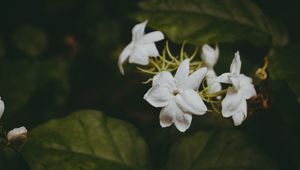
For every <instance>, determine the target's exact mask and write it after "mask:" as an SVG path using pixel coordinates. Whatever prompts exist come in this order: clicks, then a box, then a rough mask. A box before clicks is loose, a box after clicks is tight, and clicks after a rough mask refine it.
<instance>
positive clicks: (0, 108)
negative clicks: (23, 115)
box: [0, 97, 5, 118]
mask: <svg viewBox="0 0 300 170" xmlns="http://www.w3.org/2000/svg"><path fill="white" fill-rule="evenodd" d="M4 108H5V106H4V102H3V101H2V100H1V97H0V118H1V117H2V115H3V112H4Z"/></svg>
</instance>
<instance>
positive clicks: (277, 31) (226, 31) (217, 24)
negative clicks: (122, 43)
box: [134, 0, 288, 46]
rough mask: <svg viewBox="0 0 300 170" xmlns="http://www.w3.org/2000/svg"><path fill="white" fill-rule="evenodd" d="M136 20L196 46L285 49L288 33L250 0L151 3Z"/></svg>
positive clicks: (154, 0)
mask: <svg viewBox="0 0 300 170" xmlns="http://www.w3.org/2000/svg"><path fill="white" fill-rule="evenodd" d="M140 8H141V11H140V12H138V13H136V14H135V15H134V17H135V18H136V19H137V20H139V21H143V20H146V19H148V20H149V25H150V26H151V27H153V28H155V29H158V30H160V31H162V32H164V33H165V34H166V35H167V36H168V37H169V38H170V39H171V40H173V41H175V42H179V43H181V42H183V41H184V40H187V41H188V42H189V43H193V44H197V45H198V44H203V43H216V42H234V41H237V40H246V41H248V42H251V43H252V44H254V45H267V46H270V45H271V43H272V44H273V45H276V46H277V45H278V46H282V45H285V44H286V43H287V41H288V37H287V33H286V31H285V29H284V28H282V27H280V26H279V25H272V24H271V22H270V20H268V18H267V17H266V16H265V15H264V14H263V12H262V11H261V10H260V9H259V8H258V7H257V6H256V5H255V4H254V3H252V2H251V1H250V0H221V1H220V0H189V1H187V0H149V1H144V2H142V3H140Z"/></svg>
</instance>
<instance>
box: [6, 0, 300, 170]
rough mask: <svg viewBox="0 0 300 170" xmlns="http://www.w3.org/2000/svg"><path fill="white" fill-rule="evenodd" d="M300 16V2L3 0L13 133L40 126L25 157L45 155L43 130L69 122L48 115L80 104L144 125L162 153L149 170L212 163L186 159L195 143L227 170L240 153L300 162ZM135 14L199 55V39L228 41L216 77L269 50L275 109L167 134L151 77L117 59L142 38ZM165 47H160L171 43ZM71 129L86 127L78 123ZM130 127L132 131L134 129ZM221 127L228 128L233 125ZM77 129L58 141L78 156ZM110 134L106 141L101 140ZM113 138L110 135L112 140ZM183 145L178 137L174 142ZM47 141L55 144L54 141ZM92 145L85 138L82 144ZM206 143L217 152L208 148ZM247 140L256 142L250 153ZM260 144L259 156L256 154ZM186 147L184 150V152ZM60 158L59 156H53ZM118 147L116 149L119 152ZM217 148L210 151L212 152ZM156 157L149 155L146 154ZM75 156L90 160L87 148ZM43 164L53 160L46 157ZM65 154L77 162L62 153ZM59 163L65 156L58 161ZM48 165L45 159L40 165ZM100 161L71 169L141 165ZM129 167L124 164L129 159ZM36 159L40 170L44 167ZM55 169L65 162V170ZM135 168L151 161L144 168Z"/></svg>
mask: <svg viewBox="0 0 300 170" xmlns="http://www.w3.org/2000/svg"><path fill="white" fill-rule="evenodd" d="M199 11H202V12H199ZM299 11H300V5H299V2H298V1H297V0H286V1H279V0H278V1H274V0H264V1H259V0H253V1H248V0H226V1H222V2H221V1H217V0H185V1H183V0H177V1H176V0H161V1H160V0H146V1H143V2H140V0H30V1H17V0H11V1H8V0H6V1H1V2H0V19H1V25H0V95H1V97H2V99H3V100H4V101H5V104H6V110H5V114H4V116H3V118H2V119H1V121H2V122H3V123H4V126H5V129H7V130H9V129H12V128H14V127H19V126H22V125H24V126H26V127H28V129H30V130H31V129H35V130H33V131H32V140H31V139H30V136H29V141H28V145H27V148H26V145H25V153H24V155H25V156H28V155H30V153H31V152H30V150H32V149H35V150H36V151H35V153H45V154H47V152H44V150H43V149H42V148H39V147H40V145H41V144H40V143H37V142H36V141H40V139H39V134H41V136H42V137H41V138H43V139H44V138H45V139H46V138H47V137H49V136H51V133H50V135H48V136H47V135H45V136H43V135H42V134H43V133H44V132H48V131H51V132H52V131H55V130H57V127H56V126H62V125H61V124H60V123H57V124H58V125H53V126H52V125H49V123H46V124H44V123H45V122H47V121H48V120H50V119H53V118H61V117H65V116H68V115H69V113H72V112H74V111H77V110H82V109H94V110H101V111H103V113H105V114H106V115H107V116H110V117H115V118H118V119H122V120H125V121H128V122H130V123H132V124H133V125H134V126H135V127H136V128H137V129H138V131H139V132H140V134H141V136H142V137H143V138H144V139H145V141H146V145H148V147H149V151H150V153H146V152H145V153H143V154H145V155H148V156H149V157H151V158H150V159H149V160H148V158H145V159H144V158H143V159H144V160H143V161H144V163H145V162H146V163H145V166H144V164H143V166H142V167H143V168H144V167H146V166H148V165H149V164H152V165H151V166H150V165H149V167H150V168H153V169H158V168H161V167H163V168H165V169H174V168H176V167H173V166H174V165H172V162H178V160H182V162H181V164H180V165H178V167H177V168H181V169H189V168H191V167H194V168H203V167H201V165H198V164H195V163H193V164H192V165H191V162H190V161H191V159H187V158H188V156H190V154H187V153H190V152H191V153H192V151H193V148H189V146H195V147H196V146H198V145H199V151H197V153H199V155H201V154H202V156H198V157H191V158H192V160H193V161H192V162H202V163H203V164H202V165H205V166H207V167H211V166H215V165H214V162H219V163H218V164H216V165H218V166H220V167H221V168H222V166H223V165H227V164H228V165H232V160H235V159H242V160H241V162H240V163H241V165H243V164H246V165H248V163H250V164H251V163H252V162H251V161H250V162H247V159H248V158H249V159H251V160H253V162H256V163H257V164H254V165H251V166H249V167H245V169H247V168H250V169H300V164H299V162H300V159H299V156H298V155H299V153H300V146H299V143H300V135H299V134H300V124H299V122H300V108H299V100H300V99H299V96H300V81H299V76H298V73H300V72H299V71H300V70H299V66H298V65H299V53H298V52H299V47H300V46H299V44H300V32H299V30H300V20H299ZM207 14H209V15H207ZM226 15H228V16H227V17H228V18H226V17H225V16H226ZM135 19H137V20H138V21H142V20H144V19H149V26H150V28H147V31H149V30H151V29H158V30H161V31H163V32H164V33H165V34H166V35H167V37H168V38H169V39H170V41H171V42H172V43H174V44H173V49H172V51H174V53H176V52H178V51H179V44H180V43H182V42H183V40H188V43H190V46H189V47H188V48H187V49H188V51H192V50H193V48H194V46H193V45H195V44H197V45H203V44H204V43H211V44H215V43H219V46H220V51H221V56H220V60H219V62H218V64H217V66H216V70H217V73H221V72H225V71H227V70H228V68H229V65H230V62H231V59H232V57H233V54H234V52H235V51H236V50H239V51H240V53H241V57H242V61H243V72H244V73H246V74H247V75H250V76H251V77H255V71H256V70H257V68H259V67H261V66H262V64H263V58H264V57H265V56H266V55H269V58H270V65H269V74H270V77H269V78H268V79H267V80H266V81H263V82H262V81H260V80H258V79H255V83H256V84H257V90H258V91H259V93H260V94H264V96H267V98H268V99H269V100H268V101H269V105H268V108H265V109H262V108H263V106H258V107H257V108H254V111H250V114H249V116H248V119H247V120H246V121H245V123H244V124H243V125H242V126H241V127H237V128H235V129H233V128H232V125H231V122H230V120H226V119H219V117H218V116H215V115H213V114H212V115H208V114H207V115H205V116H203V117H194V118H193V123H192V126H191V129H190V130H189V131H188V132H187V133H185V134H181V133H179V132H177V131H176V129H175V128H174V127H171V128H167V129H162V128H161V127H160V126H159V123H158V113H159V110H158V109H154V108H152V107H151V106H150V105H148V104H147V103H146V102H145V101H144V100H143V99H142V97H143V95H144V93H145V92H146V90H147V89H148V86H144V85H142V84H141V83H140V82H142V81H144V80H145V79H146V78H145V77H143V76H142V75H141V74H138V72H136V71H135V70H134V69H135V66H132V65H131V66H129V65H128V66H127V67H126V68H125V72H126V76H121V74H120V73H119V70H118V68H117V64H116V63H117V58H118V55H119V53H120V52H121V50H122V48H123V47H124V46H125V45H126V44H127V43H128V42H129V41H130V40H131V28H132V26H133V25H134V24H136V23H137V21H136V20H135ZM176 43H178V44H176ZM163 45H164V44H163V43H158V47H159V48H160V49H161V48H162V47H163ZM250 105H251V103H250ZM256 106H257V105H256ZM86 112H87V111H86ZM82 114H85V112H82ZM86 114H89V113H86ZM99 114H101V115H102V113H99ZM75 115H76V114H75ZM70 116H71V118H72V115H70ZM95 117H97V116H95ZM95 119H96V118H95ZM62 120H64V119H62ZM89 121H91V124H92V125H91V126H92V127H90V131H93V128H98V126H96V124H97V120H94V121H95V122H94V124H93V123H92V122H93V118H91V119H90V120H89ZM42 124H43V125H42ZM50 124H51V123H50ZM52 124H56V123H52ZM87 124H88V123H87ZM120 124H123V123H122V122H121V123H120ZM125 124H126V123H125ZM70 126H71V127H72V126H74V127H76V126H75V125H73V124H72V123H71V125H70ZM124 126H125V125H124ZM36 127H38V128H36ZM125 127H126V128H125V129H127V127H128V128H129V129H131V128H132V127H131V125H130V126H127V124H126V126H125ZM52 128H53V129H52ZM40 129H46V130H45V131H43V130H40ZM49 129H50V130H49ZM208 129H209V131H206V130H208ZM220 129H227V130H226V131H225V132H223V131H220ZM109 131H111V132H113V133H115V134H116V135H117V136H118V134H119V133H120V132H122V130H120V129H111V130H109ZM130 131H131V130H130ZM133 131H135V130H133ZM231 131H232V133H231ZM241 132H243V134H240V133H241ZM72 133H74V132H72V131H71V132H66V134H65V135H64V134H56V135H58V136H59V137H57V136H54V138H56V137H57V139H59V141H60V140H61V141H63V144H62V146H65V147H67V148H68V150H70V151H71V152H72V151H73V150H72V145H70V144H71V143H68V142H70V141H66V140H65V139H68V137H69V136H68V134H72ZM82 133H88V132H87V131H83V132H82ZM98 133H106V132H102V131H99V132H98ZM134 133H136V132H134ZM212 134H213V135H212ZM189 135H191V136H189ZM245 135H246V136H248V137H247V138H246V139H249V141H250V143H251V142H253V143H255V144H257V147H256V146H255V147H252V144H248V143H249V141H248V140H247V141H245V139H244V136H245ZM70 136H72V135H70ZM224 136H225V137H224ZM226 136H227V137H226ZM241 136H242V137H241ZM123 137H124V138H126V136H123ZM73 138H76V135H75V136H74V137H73ZM99 138H101V137H99ZM99 138H97V139H98V140H101V139H99ZM83 139H84V137H83ZM130 139H131V138H130ZM177 139H179V140H178V141H177ZM211 139H212V140H219V141H220V142H221V143H219V144H216V143H215V144H214V143H213V144H211V146H206V143H205V142H203V141H208V140H211ZM236 139H237V140H236ZM78 140H79V139H78ZM91 140H92V139H91ZM103 140H106V138H104V139H103ZM110 140H111V139H107V141H108V142H109V141H110ZM120 140H122V138H121V139H120ZM232 140H233V141H235V140H236V141H238V142H237V143H234V144H232V145H229V147H225V150H226V152H225V153H227V154H229V155H230V154H231V155H232V157H227V158H224V157H221V156H220V158H219V159H217V157H216V155H217V156H218V155H220V154H222V152H221V150H222V148H224V147H222V146H227V145H228V143H230V142H231V141H232ZM201 141H202V143H201ZM185 142H187V143H189V144H190V145H186V144H185ZM198 142H199V143H198ZM99 143H101V142H99ZM142 143H143V142H142ZM173 143H175V144H174V145H172V144H173ZM56 144H57V143H56ZM47 145H49V146H54V144H53V143H51V141H50V142H49V143H48V144H47ZM69 145H70V146H69ZM120 145H123V144H122V143H120ZM133 145H135V144H133ZM81 146H82V145H78V146H77V145H76V147H78V148H81ZM200 146H203V148H206V149H203V150H201V147H200ZM215 146H220V148H216V147H215ZM144 147H145V146H144V144H142V145H141V147H140V148H138V150H143V149H144ZM247 147H249V148H255V149H253V151H251V152H248V151H247ZM141 148H142V149H141ZM214 148H215V149H214ZM230 148H231V149H236V148H239V149H242V150H243V151H245V152H242V155H238V154H239V153H236V152H233V151H231V150H230ZM243 148H244V149H246V150H244V149H243ZM257 148H259V149H260V151H256V149H257ZM38 149H40V150H38ZM73 149H74V148H73ZM98 149H99V148H98ZM4 150H6V151H9V154H10V153H11V151H10V150H9V149H7V148H5V149H1V152H2V151H4ZM75 150H76V149H75ZM133 150H134V149H133ZM145 150H147V149H145ZM39 151H40V152H39ZM53 152H54V151H53ZM99 152H100V151H99ZM101 152H102V151H101ZM122 152H124V154H125V153H126V155H127V156H128V157H129V158H130V157H136V155H135V154H136V153H133V151H132V150H130V151H122ZM220 152H221V153H220ZM2 153H3V154H1V155H0V158H2V157H5V158H7V156H3V155H5V154H6V152H2ZM113 153H114V152H113V151H111V152H108V153H107V154H106V156H108V158H109V159H113V160H114V159H115V160H117V162H118V160H119V159H120V158H118V157H117V156H115V155H114V154H113ZM177 153H182V154H180V155H179V156H178V155H177V156H176V154H177ZM200 153H201V154H200ZM33 154H34V153H33ZM55 154H57V153H53V155H55ZM70 154H71V153H70ZM110 154H111V155H114V156H112V157H109V155H110ZM185 154H187V155H185ZM207 154H211V155H210V156H208V157H207V158H205V155H207ZM214 154H215V155H214ZM53 155H51V156H53ZM71 155H72V154H71ZM96 155H97V154H96ZM104 155H105V154H104ZM132 155H133V156H132ZM145 155H143V156H142V157H147V156H145ZM167 155H170V156H169V157H168V156H167ZM257 155H262V156H257ZM98 156H99V155H98ZM102 156H103V154H102V155H101V154H100V157H102ZM17 157H18V156H17ZM28 157H29V158H27V157H26V159H27V161H28V160H29V161H33V160H35V161H36V157H34V156H33V157H32V155H31V156H28ZM104 157H105V156H104ZM203 157H204V158H203ZM242 157H243V158H242ZM75 158H76V159H77V160H85V159H88V158H82V157H80V155H79V156H75ZM13 159H15V158H13ZM17 159H20V158H19V157H18V158H17ZM41 159H44V160H46V161H45V162H47V161H49V160H48V158H46V157H45V158H44V157H41ZM64 159H66V158H57V160H64ZM1 160H3V159H1ZM57 160H56V159H54V162H55V161H57ZM266 160H267V161H266ZM39 161H40V162H41V160H38V161H36V162H39ZM90 161H91V162H89V161H85V163H82V164H81V165H80V166H77V167H72V166H71V164H70V163H69V164H67V165H65V167H67V168H69V169H76V168H77V169H80V168H83V169H95V167H96V169H97V168H99V167H101V166H104V167H114V169H118V168H119V169H126V168H128V169H131V168H130V167H131V165H132V164H131V163H129V164H126V161H124V162H123V163H124V164H126V165H125V166H120V165H114V163H113V165H112V164H111V163H110V162H109V163H107V162H106V163H105V161H103V162H104V163H102V162H101V161H100V163H98V164H97V163H96V164H94V162H97V157H96V158H93V159H91V160H90ZM148 161H150V163H149V162H148ZM4 162H9V161H4ZM21 162H22V161H21ZM50 162H51V161H50ZM79 162H80V161H79ZM81 162H84V161H81ZM98 162H99V160H98ZM129 162H130V161H129ZM261 162H262V164H260V163H261ZM71 163H72V161H71ZM123 163H122V161H121V164H122V165H123ZM9 164H10V163H9ZM12 164H13V163H12ZM29 164H30V165H31V167H32V165H34V162H33V163H32V162H30V163H29ZM133 164H136V163H133ZM21 165H23V163H21ZM129 165H130V166H129ZM187 165H189V166H187ZM34 166H35V165H34ZM61 166H62V165H61ZM74 166H75V165H74ZM0 167H1V166H0ZM49 167H51V168H53V169H55V168H57V167H59V165H51V166H50V165H49ZM133 167H135V168H141V166H135V165H134V166H133ZM149 167H147V168H145V169H149ZM262 167H264V168H262ZM51 168H50V169H51ZM213 168H215V169H216V168H217V167H213ZM213 168H212V169H213ZM227 168H228V167H227ZM16 169H17V168H16ZM35 169H39V168H36V167H35ZM107 169H109V168H107ZM111 169H112V168H111ZM223 169H226V167H223ZM238 169H241V167H238Z"/></svg>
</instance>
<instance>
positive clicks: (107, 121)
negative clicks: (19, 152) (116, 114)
mask: <svg viewBox="0 0 300 170" xmlns="http://www.w3.org/2000/svg"><path fill="white" fill-rule="evenodd" d="M28 138H29V140H28V142H27V143H26V145H25V147H24V149H23V153H24V156H25V159H26V160H27V161H28V162H29V164H30V166H31V168H32V169H33V170H34V169H43V167H47V169H72V170H77V169H105V170H109V169H113V170H117V169H120V170H124V169H139V170H141V169H148V167H149V164H148V163H149V162H148V150H147V146H146V144H145V142H144V140H143V138H142V137H141V136H139V135H138V132H137V130H136V129H135V128H134V127H133V126H132V125H130V124H128V123H126V122H123V121H121V120H117V119H114V118H109V117H106V116H105V115H104V114H102V113H100V112H98V111H93V110H85V111H80V112H76V113H73V114H71V115H70V116H67V117H65V118H62V119H57V120H52V121H49V122H47V123H45V124H44V125H41V126H40V127H38V128H36V129H34V130H32V131H30V133H29V137H28Z"/></svg>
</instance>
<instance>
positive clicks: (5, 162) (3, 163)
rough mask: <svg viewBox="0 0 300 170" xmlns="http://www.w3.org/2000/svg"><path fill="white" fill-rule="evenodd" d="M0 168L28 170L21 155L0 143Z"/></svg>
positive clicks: (4, 169) (2, 169) (3, 169)
mask: <svg viewBox="0 0 300 170" xmlns="http://www.w3.org/2000/svg"><path fill="white" fill-rule="evenodd" d="M0 169H1V170H8V169H9V170H29V169H30V168H29V166H28V165H27V163H26V162H25V160H24V159H23V157H22V155H21V154H20V153H19V152H18V151H16V150H14V149H12V148H10V147H8V146H5V145H0Z"/></svg>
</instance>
